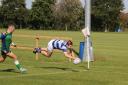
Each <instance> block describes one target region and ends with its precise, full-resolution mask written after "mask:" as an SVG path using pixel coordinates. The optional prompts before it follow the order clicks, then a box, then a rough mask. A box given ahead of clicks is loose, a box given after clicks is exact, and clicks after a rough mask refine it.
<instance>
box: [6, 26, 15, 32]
mask: <svg viewBox="0 0 128 85" xmlns="http://www.w3.org/2000/svg"><path fill="white" fill-rule="evenodd" d="M14 31H15V26H14V24H9V25H8V29H7V32H8V33H13V32H14Z"/></svg>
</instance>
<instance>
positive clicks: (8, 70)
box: [0, 69, 19, 73]
mask: <svg viewBox="0 0 128 85" xmlns="http://www.w3.org/2000/svg"><path fill="white" fill-rule="evenodd" d="M0 72H13V73H19V72H16V71H15V69H3V70H0Z"/></svg>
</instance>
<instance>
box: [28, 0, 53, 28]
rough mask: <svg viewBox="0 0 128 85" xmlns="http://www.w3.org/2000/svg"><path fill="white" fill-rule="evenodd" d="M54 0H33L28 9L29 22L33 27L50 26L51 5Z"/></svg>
mask: <svg viewBox="0 0 128 85" xmlns="http://www.w3.org/2000/svg"><path fill="white" fill-rule="evenodd" d="M53 4H54V0H35V1H34V2H33V5H32V9H31V11H30V23H31V25H32V27H34V28H38V29H41V28H49V27H51V26H52V10H51V6H52V5H53Z"/></svg>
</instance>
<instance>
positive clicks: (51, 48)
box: [47, 40, 55, 52]
mask: <svg viewBox="0 0 128 85" xmlns="http://www.w3.org/2000/svg"><path fill="white" fill-rule="evenodd" d="M53 41H55V40H51V41H49V43H48V46H47V49H48V51H49V52H52V51H53V49H54V48H53V45H52V43H53Z"/></svg>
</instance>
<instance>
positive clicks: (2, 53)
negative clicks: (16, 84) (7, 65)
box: [0, 51, 7, 63]
mask: <svg viewBox="0 0 128 85" xmlns="http://www.w3.org/2000/svg"><path fill="white" fill-rule="evenodd" d="M6 57H7V56H6V53H5V52H4V51H1V57H0V63H1V62H4V61H5V59H6Z"/></svg>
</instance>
